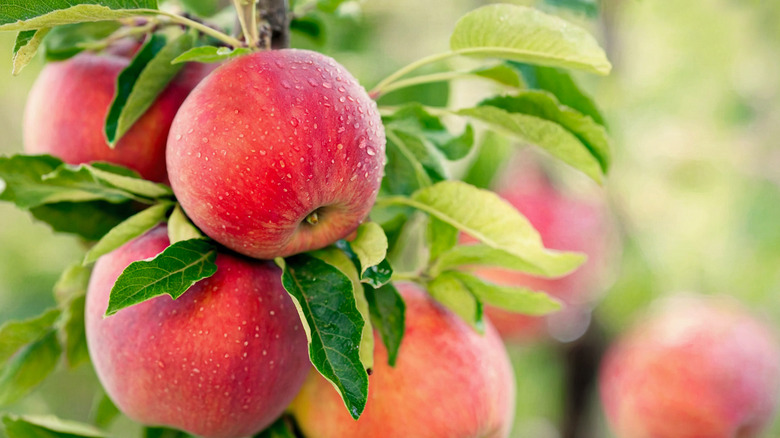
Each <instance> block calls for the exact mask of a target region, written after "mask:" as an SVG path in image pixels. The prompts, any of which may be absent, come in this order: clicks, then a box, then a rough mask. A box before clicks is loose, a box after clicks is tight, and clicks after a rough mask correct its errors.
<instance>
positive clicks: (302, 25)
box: [290, 16, 325, 44]
mask: <svg viewBox="0 0 780 438" xmlns="http://www.w3.org/2000/svg"><path fill="white" fill-rule="evenodd" d="M323 26H324V23H323V22H322V20H320V19H319V18H317V17H313V16H305V17H294V18H293V19H292V20H290V30H291V31H292V32H297V33H299V34H301V35H304V36H307V37H309V38H310V39H311V40H312V41H313V42H314V43H315V44H323V43H325V31H324V29H323Z"/></svg>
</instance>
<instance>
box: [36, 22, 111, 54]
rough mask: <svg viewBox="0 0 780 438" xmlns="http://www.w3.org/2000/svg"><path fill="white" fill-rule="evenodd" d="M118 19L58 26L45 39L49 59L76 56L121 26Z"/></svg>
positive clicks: (44, 44) (45, 51) (45, 52)
mask: <svg viewBox="0 0 780 438" xmlns="http://www.w3.org/2000/svg"><path fill="white" fill-rule="evenodd" d="M120 26H121V25H120V24H119V23H118V22H116V21H95V22H87V23H74V24H66V25H63V26H57V27H55V28H53V29H52V30H51V32H49V34H48V35H46V38H44V40H43V48H44V55H46V60H47V61H63V60H65V59H68V58H71V57H73V56H76V55H77V54H79V53H81V52H82V51H83V50H85V49H86V48H87V47H89V46H90V45H92V44H94V43H96V42H98V41H101V40H103V39H105V38H106V37H108V36H109V35H111V34H112V33H114V32H116V31H117V30H118V29H119V28H120Z"/></svg>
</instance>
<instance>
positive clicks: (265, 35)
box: [257, 0, 290, 49]
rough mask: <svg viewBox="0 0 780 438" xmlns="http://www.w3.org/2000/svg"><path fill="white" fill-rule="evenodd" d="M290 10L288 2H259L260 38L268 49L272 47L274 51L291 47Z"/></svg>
mask: <svg viewBox="0 0 780 438" xmlns="http://www.w3.org/2000/svg"><path fill="white" fill-rule="evenodd" d="M289 9H290V7H289V4H288V1H287V0H258V1H257V10H258V12H259V15H260V17H259V18H260V20H259V23H260V25H261V26H262V28H261V32H262V35H261V36H260V38H261V39H264V42H265V43H266V47H268V46H270V47H271V48H274V49H284V48H287V47H290V15H289ZM269 40H270V41H269ZM269 43H270V44H269ZM261 45H262V44H261Z"/></svg>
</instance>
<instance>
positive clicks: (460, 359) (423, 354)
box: [291, 284, 515, 438]
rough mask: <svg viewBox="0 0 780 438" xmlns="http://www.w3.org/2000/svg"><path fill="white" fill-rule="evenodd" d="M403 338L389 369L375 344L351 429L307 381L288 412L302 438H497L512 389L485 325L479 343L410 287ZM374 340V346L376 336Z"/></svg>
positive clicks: (335, 400) (326, 390)
mask: <svg viewBox="0 0 780 438" xmlns="http://www.w3.org/2000/svg"><path fill="white" fill-rule="evenodd" d="M398 287H399V291H400V292H401V295H402V296H403V298H404V301H405V302H406V334H405V335H404V338H403V342H402V344H401V349H400V351H399V354H398V361H397V363H396V366H395V367H394V368H393V367H390V366H389V365H388V364H387V351H386V350H385V348H384V346H383V344H382V343H381V342H377V343H376V346H375V349H374V366H375V367H374V370H373V373H372V374H371V376H370V377H369V389H368V403H367V405H366V409H365V411H364V412H363V415H362V416H361V417H360V419H359V420H357V421H354V420H353V419H352V417H351V416H350V415H349V413H347V409H346V408H345V407H344V403H343V402H342V401H341V399H340V398H339V395H338V393H337V392H336V390H335V389H334V388H333V386H332V385H331V384H330V383H328V382H327V381H326V380H325V379H323V378H322V377H321V376H319V375H318V374H316V373H311V374H310V375H309V378H308V379H307V380H306V383H305V384H304V387H303V390H302V391H301V393H300V394H299V395H298V397H296V399H295V401H294V402H293V404H292V406H291V412H292V414H293V416H294V417H295V419H296V420H297V422H298V425H299V426H300V428H301V430H302V431H303V433H304V435H305V436H307V437H309V438H329V437H339V438H350V437H383V438H393V437H415V438H427V437H430V438H440V437H461V438H467V437H474V438H476V437H485V438H496V437H505V436H507V435H508V434H509V430H510V428H511V426H512V421H513V418H514V399H515V383H514V376H513V372H512V367H511V365H510V363H509V358H508V357H507V353H506V350H505V349H504V346H503V345H502V342H501V339H500V338H499V336H498V334H497V333H496V332H495V330H494V329H493V327H492V326H491V325H490V323H488V324H486V332H485V334H484V335H480V334H478V333H477V332H475V331H474V330H473V329H472V328H471V327H469V326H468V325H467V324H466V323H465V322H463V320H461V319H460V318H459V317H458V316H456V315H455V314H453V313H452V312H450V311H449V310H447V309H445V308H443V307H442V306H440V305H439V304H438V303H436V302H435V301H433V300H432V299H431V298H430V297H429V296H428V295H427V294H426V293H425V292H424V291H422V290H420V289H419V288H417V287H416V286H414V285H411V284H398ZM377 339H379V337H378V335H377Z"/></svg>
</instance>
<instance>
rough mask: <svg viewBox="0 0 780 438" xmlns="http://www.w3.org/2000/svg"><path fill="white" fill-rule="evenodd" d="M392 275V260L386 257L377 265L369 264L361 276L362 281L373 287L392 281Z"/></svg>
mask: <svg viewBox="0 0 780 438" xmlns="http://www.w3.org/2000/svg"><path fill="white" fill-rule="evenodd" d="M392 277H393V268H392V267H391V266H390V262H388V261H387V260H386V259H385V260H382V261H381V262H379V264H378V265H376V266H369V267H368V269H366V271H365V272H363V275H361V276H360V281H361V282H363V283H365V284H368V285H371V286H373V287H380V286H382V285H383V284H386V283H387V282H388V281H390V279H391V278H392Z"/></svg>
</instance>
